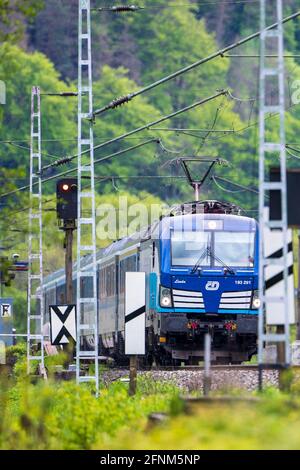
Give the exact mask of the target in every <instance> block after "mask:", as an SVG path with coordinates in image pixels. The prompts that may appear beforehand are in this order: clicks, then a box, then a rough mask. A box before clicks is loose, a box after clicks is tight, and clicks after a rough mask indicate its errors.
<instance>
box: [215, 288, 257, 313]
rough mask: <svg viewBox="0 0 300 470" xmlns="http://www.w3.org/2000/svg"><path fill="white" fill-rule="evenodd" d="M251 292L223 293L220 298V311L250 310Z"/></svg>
mask: <svg viewBox="0 0 300 470" xmlns="http://www.w3.org/2000/svg"><path fill="white" fill-rule="evenodd" d="M251 298H252V292H251V290H247V291H240V292H223V294H222V296H221V301H220V305H219V308H220V309H239V308H240V309H250V308H251Z"/></svg>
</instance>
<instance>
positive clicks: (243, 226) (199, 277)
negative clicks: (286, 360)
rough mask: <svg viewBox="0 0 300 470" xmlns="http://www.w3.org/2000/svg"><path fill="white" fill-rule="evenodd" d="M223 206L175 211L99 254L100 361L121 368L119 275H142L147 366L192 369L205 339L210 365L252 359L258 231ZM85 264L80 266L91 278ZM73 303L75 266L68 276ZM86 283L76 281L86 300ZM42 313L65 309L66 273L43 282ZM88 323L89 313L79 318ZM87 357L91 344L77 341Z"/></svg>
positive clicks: (194, 206) (251, 222) (122, 281)
mask: <svg viewBox="0 0 300 470" xmlns="http://www.w3.org/2000/svg"><path fill="white" fill-rule="evenodd" d="M242 214H243V212H242V211H241V209H240V208H239V207H237V206H235V205H233V204H230V203H226V202H222V201H210V200H209V201H201V202H197V203H187V204H183V205H179V206H176V207H175V208H173V209H172V210H171V211H170V212H169V213H168V214H167V215H164V216H162V217H161V218H160V219H159V220H158V221H156V222H155V223H153V224H151V225H149V226H148V227H146V228H145V229H144V230H141V231H140V232H139V233H135V234H133V235H130V236H128V237H126V238H122V239H121V240H117V241H115V242H113V243H111V244H110V245H109V246H108V247H106V248H104V249H101V250H99V251H98V252H97V299H98V312H97V317H98V326H99V354H101V355H104V356H107V357H112V358H113V359H114V360H115V361H116V363H120V364H121V363H126V360H127V358H126V356H125V344H124V329H125V321H124V319H125V273H126V272H132V271H141V272H145V274H146V354H145V357H144V361H145V363H146V364H150V365H151V364H153V363H157V364H161V365H168V364H172V365H175V364H182V363H184V364H198V363H199V362H201V361H203V359H204V340H205V335H206V333H210V335H211V345H212V351H211V359H212V362H213V363H215V364H228V363H231V364H239V363H242V362H244V361H248V360H250V359H251V357H252V356H253V355H254V354H255V353H256V352H257V326H258V310H259V307H260V299H259V292H258V224H257V222H256V220H255V219H254V218H251V217H247V216H245V215H242ZM90 262H91V258H90V257H89V256H86V257H85V259H84V260H83V263H84V266H85V267H84V269H86V270H87V271H88V270H89V264H90ZM73 272H74V274H73V296H74V303H76V265H74V270H73ZM90 280H91V278H84V277H83V278H82V280H81V282H82V283H83V284H82V292H83V295H84V296H86V297H89V294H90V289H91V285H90V284H89V281H90ZM43 295H44V305H45V310H46V313H47V312H48V310H49V305H53V304H63V303H64V302H65V273H64V270H60V271H57V272H55V273H53V274H51V275H49V276H47V277H46V278H45V279H44V284H43ZM84 315H85V318H86V320H87V321H89V315H90V312H89V311H87V310H86V311H85V312H84ZM81 340H82V341H83V343H84V344H83V345H82V346H81V347H83V348H85V349H87V350H88V349H89V348H90V349H92V348H93V338H92V337H89V336H88V335H87V336H86V337H84V338H82V339H81Z"/></svg>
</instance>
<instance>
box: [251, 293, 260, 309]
mask: <svg viewBox="0 0 300 470" xmlns="http://www.w3.org/2000/svg"><path fill="white" fill-rule="evenodd" d="M259 307H260V298H259V296H258V290H255V291H254V292H253V297H252V308H254V309H259Z"/></svg>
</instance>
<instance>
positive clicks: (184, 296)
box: [173, 289, 204, 308]
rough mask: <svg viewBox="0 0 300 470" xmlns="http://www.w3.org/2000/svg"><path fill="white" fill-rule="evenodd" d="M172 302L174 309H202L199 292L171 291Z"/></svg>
mask: <svg viewBox="0 0 300 470" xmlns="http://www.w3.org/2000/svg"><path fill="white" fill-rule="evenodd" d="M173 302H174V307H175V308H176V307H177V308H204V301H203V296H202V293H201V292H197V291H196V292H194V291H186V290H177V289H173Z"/></svg>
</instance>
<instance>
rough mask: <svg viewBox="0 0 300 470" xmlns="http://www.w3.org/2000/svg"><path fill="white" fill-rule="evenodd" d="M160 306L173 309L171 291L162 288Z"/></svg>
mask: <svg viewBox="0 0 300 470" xmlns="http://www.w3.org/2000/svg"><path fill="white" fill-rule="evenodd" d="M160 306H161V307H172V295H171V289H168V288H167V287H163V286H160Z"/></svg>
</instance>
